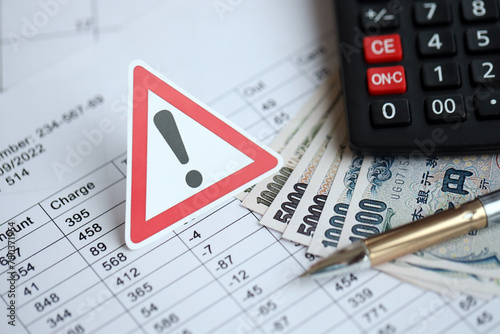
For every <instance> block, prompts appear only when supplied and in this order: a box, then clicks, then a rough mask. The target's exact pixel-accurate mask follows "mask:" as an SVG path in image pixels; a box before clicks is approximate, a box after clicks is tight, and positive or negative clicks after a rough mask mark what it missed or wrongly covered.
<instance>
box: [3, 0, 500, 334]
mask: <svg viewBox="0 0 500 334" xmlns="http://www.w3.org/2000/svg"><path fill="white" fill-rule="evenodd" d="M42 2H43V3H44V4H45V3H50V1H46V2H44V1H40V2H34V1H33V3H34V4H33V6H32V12H30V13H31V14H32V15H27V14H26V13H25V12H22V14H19V15H18V19H19V22H21V23H23V22H25V20H23V18H24V17H26V19H27V20H28V21H30V20H36V17H35V14H37V15H39V16H40V15H42V14H39V13H40V12H41V11H43V10H44V9H43V6H42V5H41V3H42ZM7 3H8V4H9V6H10V5H13V2H12V1H10V2H9V1H7V0H3V1H2V2H1V5H2V9H4V8H6V4H7ZM58 3H59V6H60V11H59V12H58V14H56V15H54V17H51V16H49V15H48V14H47V16H48V17H49V18H50V19H49V21H48V23H47V25H46V26H47V27H52V28H51V29H53V25H51V22H52V23H53V22H56V23H57V22H59V21H58V20H60V21H61V22H66V21H65V20H63V18H65V15H66V12H65V8H69V7H64V6H65V4H64V3H63V2H62V1H61V2H58ZM96 3H99V4H100V3H104V1H103V2H97V1H89V2H88V8H89V11H90V12H92V14H93V16H92V17H93V21H90V23H88V24H89V25H90V27H91V28H92V29H91V30H92V36H93V40H92V41H90V42H88V43H86V44H85V45H83V46H82V45H81V44H78V45H79V47H78V48H76V49H75V50H74V51H73V52H70V53H67V52H66V53H64V57H60V59H59V58H58V59H56V60H54V59H52V60H51V61H48V60H47V61H44V62H39V63H38V67H36V71H34V70H33V71H27V70H26V68H29V67H30V64H31V63H30V59H31V58H30V56H29V55H30V53H31V57H32V58H33V57H34V58H36V55H35V54H33V52H28V51H29V50H40V52H42V53H43V52H45V53H43V54H45V55H51V56H53V55H57V49H58V48H59V47H61V45H64V43H60V44H57V43H55V42H51V43H46V44H44V40H45V39H44V38H39V39H37V36H34V37H33V39H32V40H31V39H27V41H24V44H15V46H16V47H17V48H18V51H17V52H20V53H21V52H26V54H28V55H26V54H24V56H23V57H24V58H23V59H25V61H26V65H25V66H21V65H22V64H21V65H20V64H19V63H16V62H14V61H13V62H12V63H10V62H9V61H10V59H15V55H16V53H15V52H16V51H15V50H14V49H11V48H13V46H12V45H11V44H9V43H15V41H12V40H9V38H7V36H8V33H9V32H10V30H9V31H6V30H5V25H4V29H3V31H2V42H3V43H2V52H3V54H4V57H3V59H2V66H3V68H4V70H3V71H2V75H3V76H4V79H5V78H7V79H8V80H3V81H2V82H3V85H4V86H3V88H4V89H3V91H2V93H1V94H0V106H1V107H0V116H1V117H2V122H1V123H0V138H1V140H0V206H1V210H0V218H1V219H0V222H1V223H0V224H1V225H0V295H1V299H2V301H1V303H2V310H3V311H2V316H1V317H0V319H1V320H0V333H68V334H73V333H76V334H79V333H185V334H187V333H253V332H255V333H292V332H293V333H305V332H307V333H321V332H325V333H335V332H339V333H344V332H348V333H356V332H365V333H400V332H415V333H424V332H425V333H431V332H432V333H441V332H443V333H456V332H494V331H495V330H498V326H499V325H500V323H499V321H500V318H499V316H498V312H497V310H498V306H499V304H500V302H499V300H498V299H492V300H489V301H484V300H478V299H475V298H473V297H471V296H465V295H461V296H457V297H456V298H448V297H444V296H440V295H437V294H435V293H432V292H428V291H424V290H422V289H419V288H416V287H414V286H412V285H410V284H407V283H403V282H401V281H398V280H396V279H394V278H392V277H390V276H387V275H385V274H383V273H380V272H377V271H375V270H370V271H366V272H363V273H360V274H355V275H346V276H344V277H331V278H323V279H299V278H297V276H298V275H299V274H300V273H302V272H303V271H304V269H305V268H307V267H308V266H309V265H310V264H311V263H312V261H314V260H315V259H314V258H313V257H311V256H309V255H308V254H306V253H305V249H304V248H303V247H301V246H298V245H295V244H293V243H290V242H287V241H284V240H280V238H279V235H278V234H276V233H274V232H272V231H270V230H267V229H266V228H264V227H261V226H260V225H259V224H258V221H259V219H260V217H259V216H258V215H256V214H253V213H252V212H249V211H248V210H246V209H244V208H242V207H241V206H240V205H239V201H238V200H236V199H232V200H229V201H227V202H226V203H224V204H223V205H221V206H220V207H218V208H217V209H215V210H214V211H212V212H210V213H209V214H206V215H204V216H201V217H199V218H197V219H195V220H193V221H190V222H186V224H185V225H183V226H182V227H181V228H179V229H178V230H176V231H175V233H172V234H171V235H170V236H169V237H166V238H165V239H164V240H161V241H159V242H157V243H155V244H153V245H150V246H148V247H146V248H143V249H140V250H136V251H131V250H129V249H127V247H126V246H125V242H124V215H125V214H124V210H125V203H124V201H125V177H126V163H127V161H126V151H125V150H126V136H127V134H126V114H127V108H128V92H127V69H128V64H129V63H130V61H132V60H134V59H142V60H144V61H145V62H147V63H149V64H150V65H151V66H153V67H154V68H155V69H157V70H158V71H160V72H161V73H163V75H165V76H166V77H168V78H169V79H171V80H173V81H174V82H176V83H177V84H178V85H179V86H181V87H183V88H184V89H185V90H187V91H189V92H190V93H191V94H192V95H194V96H196V97H197V98H199V99H200V100H202V101H205V102H206V103H207V104H209V105H210V106H211V107H213V108H214V109H215V110H217V111H218V112H219V113H221V114H224V115H225V116H227V117H228V118H229V119H230V120H232V121H234V122H235V123H237V124H238V125H240V126H241V127H243V128H245V129H246V130H247V131H248V132H249V133H250V134H252V135H253V136H254V137H256V138H258V139H259V140H261V141H263V142H264V143H269V142H270V141H271V140H272V138H273V137H274V135H275V134H276V133H278V132H279V130H280V129H281V128H282V127H283V125H284V124H286V122H287V121H288V120H289V119H290V118H292V117H293V116H294V114H295V113H296V112H297V111H298V110H299V109H300V107H301V106H302V105H303V104H304V103H305V102H306V101H307V99H308V97H309V96H310V95H311V94H312V93H313V92H314V91H315V89H316V88H317V87H318V85H320V84H321V82H322V81H323V80H324V79H325V74H327V73H330V72H332V71H334V70H335V68H334V64H335V60H334V58H335V52H334V49H335V47H336V46H335V37H334V35H335V34H334V31H333V30H334V24H333V23H334V22H333V20H332V17H333V15H332V10H333V9H332V8H331V4H330V1H304V0H293V1H291V0H287V1H284V0H280V1H272V2H269V1H263V0H256V1H243V0H242V1H229V0H221V1H170V2H166V3H160V2H154V1H149V2H148V10H147V11H145V13H144V11H143V12H142V13H141V15H137V17H132V19H130V20H126V22H127V23H126V24H122V25H120V28H119V29H116V30H113V29H111V28H109V30H110V31H109V33H102V34H99V36H98V38H95V33H96V31H95V30H96V29H94V28H95V26H97V25H98V22H99V11H96V10H93V11H92V8H95V7H96ZM113 3H114V5H115V7H114V8H115V9H116V12H117V14H118V13H120V11H121V10H124V9H120V4H119V3H118V2H113ZM127 4H128V2H127ZM135 5H136V6H137V4H135ZM92 6H94V7H92ZM123 6H125V5H123ZM77 7H78V6H77ZM78 8H79V7H78ZM97 8H100V7H99V6H97ZM112 8H113V7H111V6H108V7H106V10H105V9H102V11H101V14H102V13H107V14H108V16H106V18H107V20H109V21H110V22H114V21H113V20H112V16H113V15H112V13H113V11H112V10H111V9H112ZM79 10H81V8H80V9H79ZM129 12H130V11H129ZM71 13H73V14H74V13H79V11H77V10H76V9H75V11H72V12H71ZM2 15H6V14H5V11H2ZM42 16H43V15H42ZM132 16H133V15H132ZM73 17H78V16H73ZM127 17H128V16H127ZM9 22H14V23H13V24H15V23H16V20H15V19H12V18H11V19H10V21H9ZM37 22H38V24H39V25H40V26H39V27H38V29H39V30H40V34H42V33H43V32H44V27H45V26H44V25H41V24H40V22H41V21H40V22H39V21H33V22H32V23H33V24H37ZM78 22H79V21H78ZM85 22H86V21H85V20H84V21H83V23H80V24H84V25H85V24H86V23H85ZM120 22H123V21H120ZM77 25H78V24H77ZM104 28H105V27H104ZM104 28H103V31H105V30H106V29H104ZM9 29H10V28H9ZM14 31H15V30H14ZM18 34H22V31H21V30H19V32H18ZM21 36H22V35H21ZM75 39H77V40H78V39H79V38H78V37H75ZM73 42H74V41H73ZM73 42H72V43H73ZM54 43H55V44H54ZM54 45H57V47H54ZM23 48H25V49H23ZM33 48H34V49H33ZM37 48H38V49H37ZM27 50H28V51H27ZM8 53H12V55H11V56H8V57H6V56H5V55H6V54H8ZM42 53H41V54H42ZM47 57H49V56H47ZM34 58H33V59H34ZM49 58H50V57H49ZM34 62H35V63H36V61H34ZM14 65H16V66H21V67H19V68H22V69H23V70H24V72H23V71H21V72H22V75H20V76H15V74H16V72H13V71H12V68H13V67H11V66H14ZM31 65H32V64H31ZM5 68H9V70H7V71H6V70H5ZM169 191H173V190H172V189H165V190H164V191H163V192H162V193H158V194H157V196H168V192H169ZM8 231H14V232H13V233H9V232H8ZM9 251H10V254H11V255H12V254H13V255H14V258H13V259H12V258H9V257H8V255H9ZM9 259H10V260H9ZM11 265H12V267H11ZM12 305H13V306H12ZM12 314H14V317H13V318H10V317H9V315H12ZM12 319H14V320H12ZM487 320H488V321H487ZM11 321H13V322H12V323H13V324H14V325H15V326H12V325H10V324H9V322H11Z"/></svg>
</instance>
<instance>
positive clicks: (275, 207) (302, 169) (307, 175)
mask: <svg viewBox="0 0 500 334" xmlns="http://www.w3.org/2000/svg"><path fill="white" fill-rule="evenodd" d="M340 105H341V104H340ZM340 105H339V106H340ZM338 116H340V117H338ZM344 124H345V123H344V117H343V113H341V114H340V115H339V113H337V112H334V113H332V114H331V115H330V117H328V119H327V121H326V122H325V124H324V125H323V127H322V128H321V129H320V131H319V132H318V134H317V135H316V137H315V138H314V140H313V141H312V143H311V145H310V146H309V147H308V149H307V151H306V152H305V153H304V155H303V156H302V158H301V159H300V161H299V163H298V164H297V165H296V167H295V169H294V170H293V172H292V173H291V174H290V176H289V178H288V179H287V181H286V183H285V184H284V185H283V187H282V188H281V189H280V191H279V193H278V195H277V196H276V198H275V199H274V201H273V202H272V203H271V205H270V206H269V208H268V209H267V211H266V212H265V213H264V216H263V217H262V219H261V220H260V223H261V224H262V225H264V226H267V227H268V228H271V229H273V230H276V231H278V232H284V231H285V228H286V226H287V224H288V221H289V220H290V219H291V218H292V216H293V214H294V212H295V208H296V207H297V205H298V203H299V202H300V199H301V198H302V195H303V194H304V191H305V190H306V188H307V186H308V184H309V180H310V179H311V177H312V176H313V175H314V172H315V170H316V168H317V166H318V163H319V161H320V160H321V157H322V156H323V154H324V152H325V150H331V151H334V152H335V154H336V153H337V152H339V150H340V147H341V144H342V142H343V141H344V140H345V136H346V131H345V125H344Z"/></svg>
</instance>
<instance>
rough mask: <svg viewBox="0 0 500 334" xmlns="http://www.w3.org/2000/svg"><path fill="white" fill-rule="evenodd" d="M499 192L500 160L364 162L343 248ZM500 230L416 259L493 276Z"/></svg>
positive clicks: (471, 235) (488, 157) (451, 243)
mask: <svg viewBox="0 0 500 334" xmlns="http://www.w3.org/2000/svg"><path fill="white" fill-rule="evenodd" d="M499 188H500V167H499V164H498V156H497V155H495V156H492V155H481V156H461V157H453V156H452V157H447V156H440V157H429V158H419V159H417V158H403V157H398V158H393V157H391V158H389V157H386V158H384V157H375V158H372V159H367V160H365V162H363V166H362V168H361V171H360V178H359V180H358V185H357V186H356V189H355V192H354V196H353V199H352V202H351V205H350V208H349V211H348V213H347V216H346V222H345V224H344V227H343V230H342V233H341V236H340V241H339V246H344V245H347V244H349V243H351V242H352V241H355V240H357V239H365V238H367V237H370V236H372V235H375V234H378V233H380V232H383V231H385V230H389V229H392V228H395V227H398V226H401V225H404V224H406V223H409V222H411V221H415V220H418V219H421V218H424V217H426V216H429V215H432V214H435V213H437V212H440V211H442V210H446V209H449V208H453V207H456V206H458V205H460V204H461V203H465V202H468V201H471V200H473V199H475V198H476V197H478V196H481V195H484V194H486V193H489V192H490V191H492V190H496V189H499ZM499 238H500V229H499V228H497V227H491V228H487V229H483V230H480V231H474V232H471V233H469V234H468V235H465V236H461V237H458V238H455V239H453V240H450V241H448V242H445V243H443V244H440V245H437V246H433V247H430V248H428V249H426V250H424V251H421V252H418V253H416V254H417V255H418V256H420V257H422V256H424V255H425V254H426V253H427V254H429V256H431V255H432V256H433V257H435V258H437V259H440V260H445V261H451V262H455V263H456V264H462V265H469V266H471V265H476V266H480V267H481V268H483V269H489V270H492V271H491V272H492V273H493V272H494V273H495V274H493V275H490V277H491V276H494V277H500V275H497V274H500V271H499V270H500V259H499V256H500V243H499V242H498V240H499Z"/></svg>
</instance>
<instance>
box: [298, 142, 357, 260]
mask: <svg viewBox="0 0 500 334" xmlns="http://www.w3.org/2000/svg"><path fill="white" fill-rule="evenodd" d="M362 163H363V157H362V156H359V155H355V154H353V153H352V151H351V150H350V149H349V148H346V149H345V151H344V154H343V157H342V161H341V163H340V166H339V169H338V171H337V175H336V176H335V179H334V181H333V184H332V187H331V190H330V192H329V194H328V197H327V198H326V202H325V205H324V207H323V211H322V212H321V215H320V217H319V220H318V225H317V226H316V230H315V231H314V235H313V237H312V240H311V243H310V245H309V249H308V250H307V252H308V253H310V254H313V255H318V256H328V255H330V254H331V253H333V252H334V251H335V249H336V248H337V244H338V241H339V237H340V233H341V232H342V227H343V226H344V220H345V216H346V214H347V210H348V208H349V203H350V202H351V198H352V195H353V192H354V189H355V187H356V182H357V180H358V176H359V171H360V169H361V164H362Z"/></svg>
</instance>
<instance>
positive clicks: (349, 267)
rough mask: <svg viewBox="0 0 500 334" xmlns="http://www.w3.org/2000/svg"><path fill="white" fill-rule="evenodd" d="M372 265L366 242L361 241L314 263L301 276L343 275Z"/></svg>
mask: <svg viewBox="0 0 500 334" xmlns="http://www.w3.org/2000/svg"><path fill="white" fill-rule="evenodd" d="M370 266H371V262H370V252H369V250H368V248H367V247H366V245H365V243H364V242H363V241H359V242H355V243H353V244H351V245H349V246H347V247H345V248H342V249H340V250H338V251H337V252H335V253H333V254H332V255H331V256H329V257H327V258H325V259H324V260H321V261H319V262H318V263H315V264H313V265H312V266H311V267H310V268H309V269H308V270H306V271H305V272H304V273H303V274H302V275H301V276H300V277H307V276H311V275H315V274H320V273H333V274H335V275H343V274H348V273H350V272H353V271H358V270H362V269H368V268H370Z"/></svg>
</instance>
